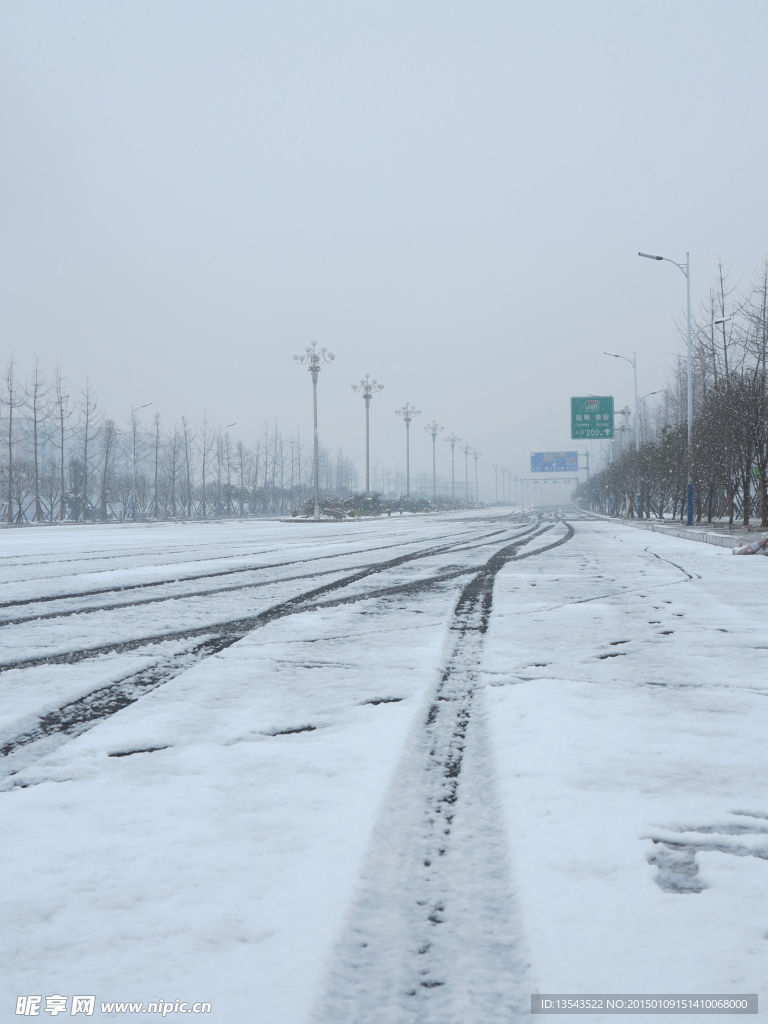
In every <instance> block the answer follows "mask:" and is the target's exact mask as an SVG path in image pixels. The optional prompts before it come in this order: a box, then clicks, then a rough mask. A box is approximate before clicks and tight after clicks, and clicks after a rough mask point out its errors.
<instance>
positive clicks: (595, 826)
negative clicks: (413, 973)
mask: <svg viewBox="0 0 768 1024" xmlns="http://www.w3.org/2000/svg"><path fill="white" fill-rule="evenodd" d="M764 573H765V563H764V562H763V561H762V560H761V559H750V560H748V559H735V558H733V557H732V556H731V555H730V552H729V551H721V550H718V549H716V548H709V547H705V546H704V545H699V544H694V543H690V542H686V541H683V540H674V539H669V538H665V537H659V536H656V535H649V534H645V533H641V532H640V531H638V530H631V529H627V528H625V527H623V526H616V525H613V524H607V523H599V524H598V523H595V524H586V523H581V524H578V526H577V533H576V536H575V538H574V540H573V542H572V543H571V544H569V545H567V546H565V547H563V548H561V549H559V550H558V552H553V554H552V556H550V557H549V559H548V560H546V561H545V560H544V559H541V560H537V561H531V562H529V563H528V565H527V566H525V571H524V570H523V566H520V567H517V566H514V567H510V568H509V569H508V570H507V571H505V572H503V573H502V574H500V576H499V578H498V580H497V585H496V593H495V600H494V614H493V617H492V620H491V626H490V631H489V636H488V639H487V644H486V653H485V660H484V668H485V670H486V672H485V677H484V679H485V682H486V683H487V684H488V685H487V688H486V698H487V709H488V720H489V724H490V731H491V735H492V741H493V748H494V752H495V756H496V764H497V766H498V780H499V787H500V791H501V797H502V805H503V807H504V819H505V824H506V830H507V836H508V840H509V850H510V858H511V867H512V870H513V872H514V878H515V882H516V890H517V893H518V898H519V902H520V906H521V911H522V916H523V920H524V926H525V936H526V941H527V944H528V949H529V954H530V963H531V981H532V984H533V986H534V987H535V989H536V990H538V991H541V992H562V993H567V992H583V993H589V992H637V993H643V992H648V993H652V992H681V993H682V992H697V991H700V992H710V993H711V992H763V991H764V990H765V985H766V981H768V863H766V860H768V784H767V783H766V779H768V753H767V752H766V744H765V716H766V711H767V710H768V708H767V706H766V699H767V698H768V674H767V673H766V651H768V632H767V631H766V626H767V625H768V608H767V607H766V602H765V598H764V592H765V577H764ZM582 1019H583V1018H582ZM596 1019H597V1018H596Z"/></svg>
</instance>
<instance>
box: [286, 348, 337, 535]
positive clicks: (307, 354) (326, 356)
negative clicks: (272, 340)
mask: <svg viewBox="0 0 768 1024" xmlns="http://www.w3.org/2000/svg"><path fill="white" fill-rule="evenodd" d="M293 358H294V359H295V360H296V363H297V364H298V365H299V366H306V367H307V368H308V369H309V372H310V373H311V374H312V412H313V416H314V426H315V514H314V517H313V518H314V519H315V520H316V521H317V520H319V519H320V480H319V476H320V474H319V466H318V461H319V460H318V454H317V452H318V447H317V375H318V373H320V369H321V367H322V364H323V363H328V364H330V363H332V362H333V360H334V359H335V358H336V356H335V355H334V354H333V352H329V351H328V349H327V348H321V349H320V351H319V352H318V351H317V342H316V341H313V342H312V345H311V346H310V345H306V346H305V347H304V355H303V356H294V357H293Z"/></svg>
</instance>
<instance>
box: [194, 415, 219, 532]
mask: <svg viewBox="0 0 768 1024" xmlns="http://www.w3.org/2000/svg"><path fill="white" fill-rule="evenodd" d="M216 437H217V435H216V430H215V429H214V427H213V426H212V424H211V422H210V420H209V419H208V413H207V412H204V413H203V417H202V419H200V420H198V421H197V455H198V459H199V460H200V473H201V476H202V491H201V499H202V514H203V519H205V518H206V480H207V477H208V474H209V472H210V465H211V459H212V457H213V453H214V450H215V448H216Z"/></svg>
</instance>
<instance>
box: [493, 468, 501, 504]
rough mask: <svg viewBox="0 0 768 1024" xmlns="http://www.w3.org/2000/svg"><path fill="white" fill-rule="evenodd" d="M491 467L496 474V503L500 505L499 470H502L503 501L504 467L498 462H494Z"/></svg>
mask: <svg viewBox="0 0 768 1024" xmlns="http://www.w3.org/2000/svg"><path fill="white" fill-rule="evenodd" d="M491 469H492V470H493V472H494V474H495V477H494V479H495V486H496V504H497V505H498V504H499V470H501V499H502V501H503V500H504V469H503V468H502V467H501V466H500V465H499V464H498V462H494V464H493V466H491Z"/></svg>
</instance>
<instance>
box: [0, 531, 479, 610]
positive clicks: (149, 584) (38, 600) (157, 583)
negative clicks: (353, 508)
mask: <svg viewBox="0 0 768 1024" xmlns="http://www.w3.org/2000/svg"><path fill="white" fill-rule="evenodd" d="M446 537H455V534H453V533H445V534H442V535H439V536H438V537H433V538H431V539H430V543H434V542H435V540H444V539H445V538H446ZM468 539H471V538H468ZM423 543H424V539H421V540H419V539H416V540H401V541H397V542H395V543H393V544H381V545H378V546H377V547H370V548H358V549H356V550H353V551H336V552H334V553H333V554H330V555H312V556H311V557H309V558H295V559H290V560H288V561H283V562H271V563H264V564H261V565H246V566H238V567H237V568H236V569H217V570H215V571H213V572H203V573H195V574H188V575H179V576H174V577H169V578H168V579H164V580H148V581H146V582H144V583H126V584H115V585H114V586H111V587H100V588H98V589H91V590H82V591H72V592H70V593H62V594H45V595H42V596H40V597H29V598H27V597H25V598H17V599H16V600H13V601H2V602H0V611H2V610H4V609H6V608H21V607H25V606H27V605H34V604H49V603H50V602H52V601H71V600H79V599H81V598H89V597H102V596H103V595H105V594H123V593H129V592H130V591H134V590H145V589H146V590H149V589H151V588H153V587H168V586H173V584H175V583H194V582H197V581H198V580H205V579H218V578H224V577H226V576H237V575H239V574H242V573H245V572H263V571H264V570H266V569H287V568H290V567H291V566H293V565H304V564H307V563H310V562H323V561H327V560H328V559H330V558H338V559H341V558H345V557H352V556H353V555H366V554H368V553H369V552H371V551H388V550H392V549H394V548H402V547H406V546H407V545H413V544H423ZM229 557H248V556H247V555H242V556H241V555H237V556H228V555H221V556H216V557H215V558H206V559H201V561H224V560H226V559H227V558H229ZM103 571H104V572H115V571H116V570H114V569H105V570H103ZM91 575H92V574H91ZM46 578H48V577H39V578H36V579H33V580H27V581H14V586H17V585H18V584H19V582H31V583H39V582H44V581H45V579H46ZM51 578H53V579H60V578H61V577H59V576H55V577H51ZM160 600H162V598H161V599H160ZM101 607H102V608H124V607H127V605H126V604H122V603H116V604H111V605H110V604H107V605H103V606H101ZM89 610H99V609H89ZM30 618H36V616H31V617H30ZM5 624H6V623H5V622H0V625H5Z"/></svg>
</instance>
